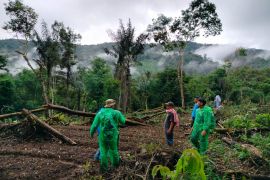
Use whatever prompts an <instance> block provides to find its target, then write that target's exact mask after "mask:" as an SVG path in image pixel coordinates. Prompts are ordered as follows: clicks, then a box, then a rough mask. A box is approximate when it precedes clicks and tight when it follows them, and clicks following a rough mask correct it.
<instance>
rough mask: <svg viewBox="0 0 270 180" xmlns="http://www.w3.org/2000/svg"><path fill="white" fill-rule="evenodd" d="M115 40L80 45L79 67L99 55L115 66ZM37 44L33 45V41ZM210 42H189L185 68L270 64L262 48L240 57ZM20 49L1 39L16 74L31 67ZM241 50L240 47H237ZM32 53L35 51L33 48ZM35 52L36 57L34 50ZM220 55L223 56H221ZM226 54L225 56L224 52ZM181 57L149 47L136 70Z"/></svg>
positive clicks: (164, 64)
mask: <svg viewBox="0 0 270 180" xmlns="http://www.w3.org/2000/svg"><path fill="white" fill-rule="evenodd" d="M112 45H113V43H103V44H97V45H77V49H76V56H77V61H78V64H77V67H89V66H90V65H91V64H90V62H91V61H92V60H93V59H94V58H95V57H100V58H103V59H105V60H106V62H107V63H108V64H110V65H111V66H112V67H113V64H114V63H115V61H116V59H115V58H113V57H111V56H109V55H107V54H106V53H105V52H104V49H105V48H108V47H110V46H112ZM31 46H32V47H33V44H31ZM217 47H218V45H209V44H199V43H193V42H190V43H188V46H187V48H186V52H187V53H186V54H185V59H186V61H185V67H184V68H185V70H186V73H188V74H207V73H209V72H211V71H213V70H215V69H216V68H217V67H220V66H221V65H223V63H224V61H230V62H231V63H232V66H233V67H241V66H250V67H254V68H265V67H269V66H270V52H269V51H265V50H259V49H247V50H246V53H247V55H246V56H245V57H239V56H238V55H237V53H235V52H233V51H226V49H225V50H224V51H223V52H222V53H220V52H219V51H220V49H222V48H223V47H222V45H221V46H220V47H218V48H217ZM18 49H20V43H19V41H18V40H16V39H7V40H0V54H1V55H4V56H7V57H8V59H9V61H8V69H9V70H10V71H11V72H12V73H18V72H20V71H22V69H23V68H26V67H28V66H27V64H26V63H25V62H24V61H23V60H22V58H21V57H20V55H18V54H17V53H16V52H15V51H16V50H18ZM209 50H210V51H211V52H210V54H209V56H211V53H215V51H217V52H216V53H215V54H217V55H216V56H215V57H214V58H211V57H208V56H207V53H209ZM235 51H237V48H235ZM30 54H31V51H30ZM32 54H33V56H35V55H36V54H35V53H34V50H33V49H32ZM219 54H220V55H219ZM224 54H225V55H224ZM178 60H179V58H178V56H177V52H175V51H170V52H166V51H164V49H163V48H162V46H160V45H157V46H154V47H152V46H150V45H147V46H146V47H145V51H144V53H143V54H140V55H139V57H138V63H136V64H134V66H133V69H132V73H133V74H137V75H138V74H139V73H142V71H150V72H157V71H161V70H164V69H165V68H166V67H170V68H174V67H175V65H176V64H177V61H178Z"/></svg>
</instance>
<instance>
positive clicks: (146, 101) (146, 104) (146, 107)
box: [145, 97, 148, 111]
mask: <svg viewBox="0 0 270 180" xmlns="http://www.w3.org/2000/svg"><path fill="white" fill-rule="evenodd" d="M145 110H146V111H148V97H146V98H145Z"/></svg>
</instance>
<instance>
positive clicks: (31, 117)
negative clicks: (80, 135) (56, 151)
mask: <svg viewBox="0 0 270 180" xmlns="http://www.w3.org/2000/svg"><path fill="white" fill-rule="evenodd" d="M22 114H23V115H25V116H26V117H27V119H28V120H29V121H31V122H33V123H37V124H38V125H39V126H40V127H42V128H44V129H46V130H47V131H48V132H49V133H50V134H52V135H53V136H55V137H56V138H58V139H60V140H61V141H63V142H66V143H68V144H71V145H76V144H77V143H76V142H74V141H73V140H72V139H70V138H68V137H66V136H65V135H63V134H61V133H60V132H59V131H57V130H56V129H54V128H52V127H51V126H49V125H48V124H47V123H45V122H43V121H41V120H39V119H38V117H37V116H35V115H34V114H32V113H31V112H30V111H29V110H27V109H23V110H22Z"/></svg>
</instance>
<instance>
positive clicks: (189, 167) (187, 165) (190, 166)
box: [152, 149, 206, 180]
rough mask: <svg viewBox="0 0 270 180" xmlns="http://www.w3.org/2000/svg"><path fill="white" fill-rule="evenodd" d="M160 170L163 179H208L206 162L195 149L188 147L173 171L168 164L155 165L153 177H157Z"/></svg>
mask: <svg viewBox="0 0 270 180" xmlns="http://www.w3.org/2000/svg"><path fill="white" fill-rule="evenodd" d="M158 172H160V175H161V176H162V179H166V178H170V179H202V180H204V179H206V176H205V173H204V163H203V161H202V159H201V156H200V154H199V153H198V152H197V151H196V150H195V149H187V150H185V151H184V152H183V154H182V156H181V157H180V159H179V160H178V162H177V164H176V169H175V170H174V171H171V170H170V169H169V168H168V167H166V166H162V165H156V166H154V168H153V169H152V176H153V178H155V176H156V175H157V173H158Z"/></svg>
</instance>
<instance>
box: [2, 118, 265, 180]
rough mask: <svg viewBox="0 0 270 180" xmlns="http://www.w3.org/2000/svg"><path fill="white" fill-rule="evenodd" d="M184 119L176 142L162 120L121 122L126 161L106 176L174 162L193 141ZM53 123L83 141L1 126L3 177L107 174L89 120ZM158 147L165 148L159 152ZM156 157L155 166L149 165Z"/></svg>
mask: <svg viewBox="0 0 270 180" xmlns="http://www.w3.org/2000/svg"><path fill="white" fill-rule="evenodd" d="M183 124H184V123H183ZM183 124H182V126H180V128H176V129H175V146H174V147H173V148H171V147H168V146H166V145H165V138H164V133H163V129H162V123H160V124H158V125H149V126H129V127H124V128H121V129H120V145H119V151H120V155H121V159H122V160H121V166H120V167H119V169H118V170H116V171H109V173H107V174H102V176H103V177H105V179H123V178H127V177H132V178H129V179H142V178H144V177H145V175H147V177H148V178H149V177H150V174H151V172H150V171H151V167H152V166H153V165H155V164H163V165H167V166H169V167H173V165H174V164H176V162H177V160H178V158H179V156H180V155H181V152H182V151H183V149H186V148H190V147H191V145H190V143H189V141H188V134H189V131H190V128H189V127H188V126H187V125H183ZM53 127H54V128H55V129H57V130H59V131H60V132H61V133H63V134H64V135H66V136H68V137H70V138H71V139H72V140H74V141H75V142H77V145H76V146H71V145H67V144H64V143H61V142H60V141H59V140H57V139H55V138H52V139H43V138H36V139H32V138H30V139H27V137H24V139H20V138H16V137H14V136H12V135H9V136H7V135H3V132H2V133H1V128H0V162H1V163H0V179H91V177H95V178H98V177H99V176H100V175H101V174H99V163H98V162H95V161H93V155H94V153H95V151H96V149H97V148H98V144H97V137H96V136H95V137H94V138H92V139H91V138H90V136H89V126H79V125H70V126H60V125H54V126H53ZM2 131H3V128H2ZM214 138H216V137H215V135H213V136H212V138H211V141H212V140H213V139H214ZM155 149H159V150H158V153H157V152H156V150H155ZM153 155H154V156H155V157H154V158H152V157H153ZM209 156H210V158H211V156H216V155H215V154H213V153H211V152H209ZM151 161H152V162H151ZM150 162H151V166H149V164H150ZM214 163H215V166H216V168H217V169H221V168H223V170H224V171H230V170H231V171H246V172H252V173H256V171H255V170H256V169H254V168H253V167H248V166H247V165H245V164H242V162H240V161H239V160H237V159H235V161H234V162H233V163H232V164H228V163H231V162H223V161H217V162H214ZM243 167H244V168H243ZM226 168H227V169H226ZM230 168H231V169H230ZM238 168H239V170H238ZM252 168H253V169H252ZM262 171H265V170H262ZM263 173H264V174H265V172H263Z"/></svg>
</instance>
